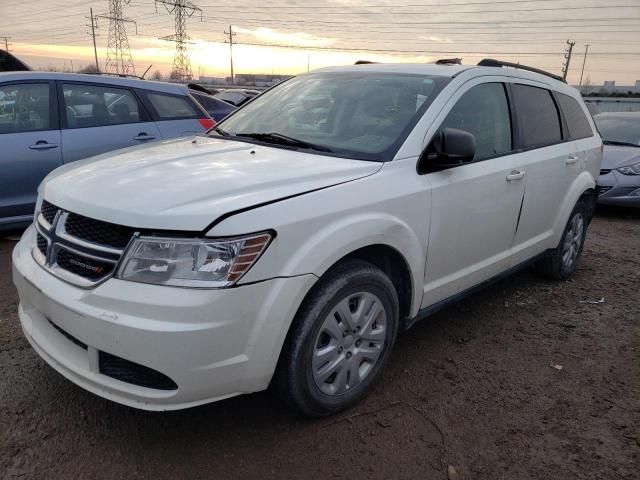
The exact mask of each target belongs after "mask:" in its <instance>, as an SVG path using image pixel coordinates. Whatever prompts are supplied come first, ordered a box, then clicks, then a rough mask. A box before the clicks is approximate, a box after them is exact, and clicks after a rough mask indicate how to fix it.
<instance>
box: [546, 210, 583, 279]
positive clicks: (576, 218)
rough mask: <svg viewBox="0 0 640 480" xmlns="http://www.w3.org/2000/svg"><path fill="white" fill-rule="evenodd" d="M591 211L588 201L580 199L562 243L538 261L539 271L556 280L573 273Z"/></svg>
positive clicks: (572, 213)
mask: <svg viewBox="0 0 640 480" xmlns="http://www.w3.org/2000/svg"><path fill="white" fill-rule="evenodd" d="M589 213H590V211H589V208H588V207H587V204H586V202H585V201H584V200H580V201H579V202H578V203H577V204H576V206H575V208H574V209H573V212H571V216H570V217H569V221H568V222H567V225H566V227H565V229H564V233H563V235H562V238H561V239H560V244H559V245H558V246H557V247H556V249H555V250H554V251H553V253H552V254H551V255H550V256H548V257H546V258H543V259H542V260H540V261H538V262H537V263H536V265H535V267H536V270H537V271H538V272H539V273H541V274H542V275H544V276H546V277H549V278H553V279H556V280H566V279H568V278H569V277H570V276H571V275H572V274H573V272H574V271H575V269H576V265H577V263H578V258H579V257H580V254H581V253H582V248H583V247H584V240H585V237H586V235H587V227H588V225H589Z"/></svg>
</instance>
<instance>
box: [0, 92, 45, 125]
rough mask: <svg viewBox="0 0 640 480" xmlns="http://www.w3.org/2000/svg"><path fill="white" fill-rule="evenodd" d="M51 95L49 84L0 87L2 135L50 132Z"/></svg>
mask: <svg viewBox="0 0 640 480" xmlns="http://www.w3.org/2000/svg"><path fill="white" fill-rule="evenodd" d="M49 93H50V86H49V84H48V83H20V84H12V85H4V86H0V133H18V132H33V131H37V130H49V129H50V128H51V125H50V120H51V115H50V112H51V102H50V98H49Z"/></svg>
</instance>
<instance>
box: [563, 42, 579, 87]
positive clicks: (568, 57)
mask: <svg viewBox="0 0 640 480" xmlns="http://www.w3.org/2000/svg"><path fill="white" fill-rule="evenodd" d="M575 44H576V42H575V41H574V40H567V49H566V50H565V53H564V59H565V60H564V63H563V64H562V79H563V80H564V81H566V80H567V73H569V63H571V52H573V46H574V45H575Z"/></svg>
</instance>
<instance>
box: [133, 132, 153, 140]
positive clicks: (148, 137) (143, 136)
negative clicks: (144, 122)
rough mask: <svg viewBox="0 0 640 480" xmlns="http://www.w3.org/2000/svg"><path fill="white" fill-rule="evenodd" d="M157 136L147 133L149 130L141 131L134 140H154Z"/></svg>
mask: <svg viewBox="0 0 640 480" xmlns="http://www.w3.org/2000/svg"><path fill="white" fill-rule="evenodd" d="M155 138H156V137H154V136H152V135H149V134H147V132H140V133H139V134H138V135H137V136H135V137H133V139H134V140H140V141H145V140H154V139H155Z"/></svg>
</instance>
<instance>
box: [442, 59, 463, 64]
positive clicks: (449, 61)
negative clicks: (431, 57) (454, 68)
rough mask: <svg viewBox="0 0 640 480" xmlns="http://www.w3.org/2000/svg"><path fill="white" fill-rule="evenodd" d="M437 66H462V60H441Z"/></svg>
mask: <svg viewBox="0 0 640 480" xmlns="http://www.w3.org/2000/svg"><path fill="white" fill-rule="evenodd" d="M436 65H462V59H461V58H441V59H440V60H436Z"/></svg>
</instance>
